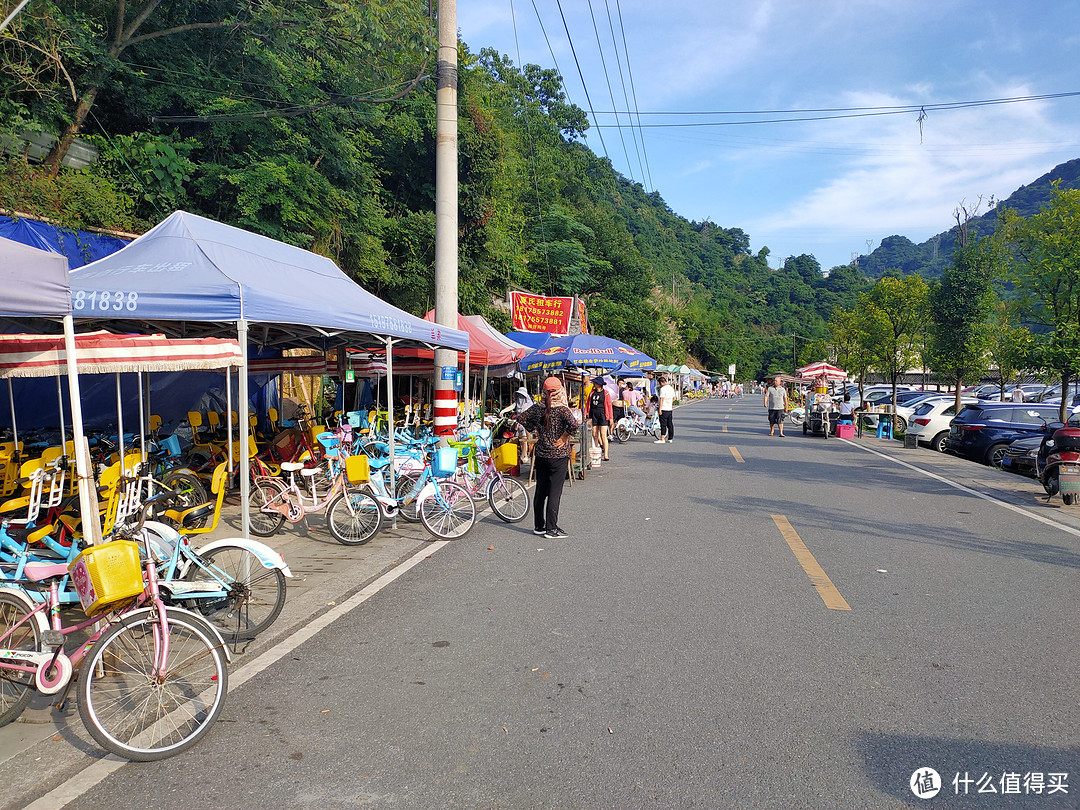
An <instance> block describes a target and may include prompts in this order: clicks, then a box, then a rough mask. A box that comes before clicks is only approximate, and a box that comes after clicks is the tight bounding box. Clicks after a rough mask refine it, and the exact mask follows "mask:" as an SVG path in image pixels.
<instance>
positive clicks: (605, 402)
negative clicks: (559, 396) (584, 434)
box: [589, 377, 613, 461]
mask: <svg viewBox="0 0 1080 810" xmlns="http://www.w3.org/2000/svg"><path fill="white" fill-rule="evenodd" d="M612 418H613V413H612V406H611V394H610V393H609V392H608V390H607V388H605V387H604V378H603V377H593V380H592V391H590V392H589V421H591V422H592V437H593V443H595V444H597V445H599V447H600V449H601V450H602V451H603V454H604V461H611V459H610V458H608V432H609V430H610V427H611V421H612Z"/></svg>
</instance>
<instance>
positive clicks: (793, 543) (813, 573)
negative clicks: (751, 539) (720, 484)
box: [733, 448, 851, 610]
mask: <svg viewBox="0 0 1080 810" xmlns="http://www.w3.org/2000/svg"><path fill="white" fill-rule="evenodd" d="M733 449H734V448H733ZM772 519H773V523H775V524H776V528H778V529H779V530H780V534H781V536H782V537H783V538H784V541H785V542H786V543H787V544H788V547H789V548H790V549H791V550H792V551H793V552H794V553H795V559H797V560H798V561H799V565H801V566H802V567H803V571H805V572H806V575H807V576H808V577H810V583H811V584H812V585H813V586H814V587H815V588H817V592H818V596H820V597H821V601H823V602H824V603H825V607H827V608H828V609H829V610H851V605H849V604H848V603H847V601H846V600H845V599H844V597H843V596H841V595H840V591H838V590H837V589H836V586H835V585H833V584H832V580H831V579H829V575H828V574H826V573H825V569H823V568H822V567H821V566H820V565H818V561H817V560H815V559H814V555H813V554H811V553H810V549H808V548H807V547H806V544H805V543H804V542H803V541H802V538H801V537H799V533H798V532H796V531H795V529H794V528H793V527H792V525H791V523H790V522H788V519H787V518H786V517H784V516H783V515H772Z"/></svg>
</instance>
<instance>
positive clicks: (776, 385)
mask: <svg viewBox="0 0 1080 810" xmlns="http://www.w3.org/2000/svg"><path fill="white" fill-rule="evenodd" d="M765 407H766V408H768V409H769V435H770V436H772V435H774V433H773V431H774V430H776V428H780V438H783V437H784V414H786V413H787V389H786V388H784V382H783V380H781V379H780V378H779V377H776V378H774V379H773V386H772V388H766V389H765Z"/></svg>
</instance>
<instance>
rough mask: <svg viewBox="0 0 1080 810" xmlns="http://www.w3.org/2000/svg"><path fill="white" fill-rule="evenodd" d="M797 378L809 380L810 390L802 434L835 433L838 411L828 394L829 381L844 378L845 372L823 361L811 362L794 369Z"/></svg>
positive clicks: (845, 376)
mask: <svg viewBox="0 0 1080 810" xmlns="http://www.w3.org/2000/svg"><path fill="white" fill-rule="evenodd" d="M795 373H796V374H797V375H798V377H799V379H801V380H803V381H805V382H809V383H810V384H811V390H810V391H809V392H808V393H807V397H806V399H807V401H806V419H805V420H804V421H803V426H802V429H803V435H807V434H813V435H814V436H824V437H825V438H826V439H827V438H829V434H830V433H832V434H834V435H835V432H836V421H837V417H839V415H840V413H839V411H838V410H837V408H836V406H835V404H834V403H833V399H832V397H831V396H829V382H830V381H832V380H846V379H847V372H846V371H844V370H843V369H841V368H837V367H836V366H833V365H830V364H828V363H825V362H821V363H811V364H810V365H808V366H803V367H802V368H800V369H798V370H796V372H795Z"/></svg>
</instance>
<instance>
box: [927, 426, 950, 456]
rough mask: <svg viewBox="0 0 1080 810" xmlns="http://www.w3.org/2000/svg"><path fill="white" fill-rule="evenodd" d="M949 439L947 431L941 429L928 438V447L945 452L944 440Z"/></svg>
mask: <svg viewBox="0 0 1080 810" xmlns="http://www.w3.org/2000/svg"><path fill="white" fill-rule="evenodd" d="M948 439H949V431H947V430H943V431H941V433H939V434H937V435H936V436H935V437H934V438H932V439H931V440H930V449H931V450H935V451H937V452H938V453H944V452H945V442H946V441H948Z"/></svg>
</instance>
